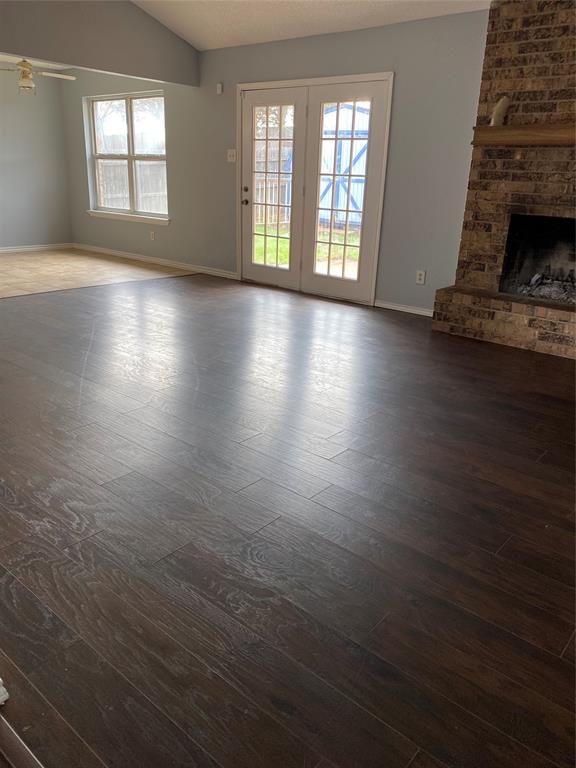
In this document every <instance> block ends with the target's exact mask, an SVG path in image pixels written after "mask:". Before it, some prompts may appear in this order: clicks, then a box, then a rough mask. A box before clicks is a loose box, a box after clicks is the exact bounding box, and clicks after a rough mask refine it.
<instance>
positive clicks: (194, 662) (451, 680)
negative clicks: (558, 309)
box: [0, 276, 574, 768]
mask: <svg viewBox="0 0 576 768" xmlns="http://www.w3.org/2000/svg"><path fill="white" fill-rule="evenodd" d="M0 392H1V397H0V676H1V677H2V678H4V680H5V682H6V684H7V685H8V687H9V689H10V690H11V692H12V698H11V700H10V701H9V702H8V703H7V705H6V706H5V707H4V708H3V715H4V717H5V718H6V720H7V721H8V722H9V723H10V724H11V726H12V728H13V729H14V730H15V731H16V732H17V733H18V734H19V735H20V737H21V738H22V739H23V740H24V741H25V743H26V744H27V745H28V746H29V748H30V749H31V750H32V751H33V752H34V754H36V756H37V758H38V760H40V762H41V763H42V765H43V766H45V768H169V767H170V766H174V767H178V768H408V766H410V768H518V766H522V768H546V767H548V768H551V767H552V766H567V767H569V766H572V765H573V764H574V753H573V743H574V727H573V714H572V712H573V691H574V522H573V513H574V366H573V363H571V362H570V361H568V360H565V359H559V358H552V357H545V356H543V355H536V354H532V353H528V352H523V351H518V350H514V349H510V348H504V347H498V346H495V345H489V344H480V343H477V342H473V341H469V340H465V339H460V338H456V337H449V336H444V335H441V334H432V333H431V332H430V323H429V321H428V320H426V319H424V318H419V317H414V316H408V315H402V314H399V313H393V312H385V311H379V310H374V309H368V308H363V307H358V306H350V305H346V304H339V303H336V302H330V301H324V300H321V299H316V298H312V297H306V296H302V295H298V294H292V293H288V292H282V291H276V290H273V289H266V288H261V287H255V286H249V285H242V284H237V283H234V282H232V281H225V280H219V279H216V278H211V277H205V276H190V277H181V278H178V279H173V280H147V281H144V282H131V283H124V284H121V285H108V286H100V287H92V288H84V289H82V290H68V291H63V292H60V293H45V294H41V295H34V296H24V297H18V298H9V299H5V300H2V301H0ZM0 746H1V745H0ZM0 751H1V749H0ZM0 762H1V761H0Z"/></svg>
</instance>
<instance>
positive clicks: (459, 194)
mask: <svg viewBox="0 0 576 768" xmlns="http://www.w3.org/2000/svg"><path fill="white" fill-rule="evenodd" d="M487 19H488V14H487V12H475V13H466V14H460V15H454V16H444V17H441V18H436V19H427V20H423V21H417V22H410V23H406V24H397V25H392V26H388V27H382V28H378V29H369V30H361V31H357V32H348V33H341V34H334V35H322V36H319V37H313V38H302V39H297V40H288V41H283V42H278V43H267V44H263V45H255V46H246V47H240V48H229V49H222V50H218V51H208V52H205V53H203V54H202V55H201V84H200V87H199V88H190V87H186V86H179V85H164V86H163V89H164V91H165V95H166V129H167V152H168V205H169V210H170V216H171V219H172V222H171V224H170V225H169V226H168V227H158V228H157V229H156V240H155V241H154V242H152V241H151V240H150V237H149V231H150V226H149V225H145V224H142V223H130V222H118V221H110V220H105V219H94V218H91V217H89V216H88V215H87V214H86V209H87V208H88V207H89V199H88V184H87V174H86V159H85V148H84V134H83V122H82V96H86V95H101V94H105V93H121V92H130V91H136V90H146V89H149V88H151V87H156V86H154V85H151V84H150V83H149V82H146V81H142V80H134V79H130V78H118V77H114V76H111V75H105V74H99V73H93V72H77V74H78V76H79V79H78V80H77V81H76V82H74V83H63V84H62V86H61V91H62V98H63V104H64V107H65V111H64V116H65V128H66V145H67V150H68V168H69V191H70V195H69V200H70V203H69V209H70V217H71V227H72V236H73V239H74V241H75V242H79V243H85V244H90V245H94V246H100V247H105V248H110V249H113V250H120V251H127V252H132V253H141V254H145V255H149V256H155V257H160V258H165V259H169V260H173V261H179V262H185V263H189V264H196V265H203V266H207V267H212V268H217V269H222V270H229V271H234V270H235V268H236V263H235V195H236V182H235V166H234V165H233V164H230V163H227V162H226V150H227V148H230V147H234V146H235V85H236V83H237V82H254V81H266V80H283V79H292V78H304V77H315V76H329V75H339V74H342V75H345V74H357V73H365V72H378V71H389V70H392V71H394V73H395V82H394V97H393V104H392V121H391V133H390V144H389V154H388V171H387V181H386V194H385V201H384V216H383V223H382V238H381V253H380V261H379V269H378V283H377V291H376V295H377V298H378V300H380V301H384V302H390V303H395V304H401V305H407V306H414V307H422V308H432V306H433V300H434V292H435V290H436V289H437V288H439V287H442V286H445V285H449V284H450V283H452V282H453V280H454V274H455V268H456V262H457V254H458V245H459V239H460V232H461V227H462V216H463V210H464V201H465V194H466V185H467V179H468V170H469V163H470V155H471V147H470V140H471V138H472V126H473V124H474V121H475V115H476V105H477V101H478V93H479V85H480V75H481V67H482V58H483V52H484V42H485V34H486V25H487ZM220 81H222V82H224V94H223V95H221V96H218V95H216V83H217V82H220ZM417 269H425V270H427V273H428V278H427V284H426V285H425V286H418V285H416V283H415V272H416V270H417Z"/></svg>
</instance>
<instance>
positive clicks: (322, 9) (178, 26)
mask: <svg viewBox="0 0 576 768" xmlns="http://www.w3.org/2000/svg"><path fill="white" fill-rule="evenodd" d="M135 2H136V4H137V5H139V6H140V8H142V9H143V10H145V11H146V12H147V13H149V14H150V15H151V16H154V17H155V18H156V19H157V20H158V21H160V22H161V23H162V24H164V25H165V26H166V27H168V28H169V29H171V30H172V31H173V32H175V33H176V34H177V35H179V36H180V37H182V38H183V39H184V40H186V41H187V42H189V43H191V44H192V45H193V46H194V47H195V48H197V49H198V50H207V49H211V48H228V47H231V46H235V45H250V44H252V43H264V42H269V41H272V40H286V39H288V38H294V37H307V36H310V35H322V34H326V33H328V32H344V31H347V30H353V29H365V28H368V27H379V26H383V25H386V24H397V23H398V22H402V21H414V20H417V19H427V18H431V17H434V16H446V15H449V14H452V13H465V12H468V11H478V10H483V9H486V8H488V7H489V5H490V3H489V0H135Z"/></svg>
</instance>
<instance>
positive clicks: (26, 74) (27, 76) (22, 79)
mask: <svg viewBox="0 0 576 768" xmlns="http://www.w3.org/2000/svg"><path fill="white" fill-rule="evenodd" d="M0 63H1V62H0ZM0 72H19V73H20V75H19V78H18V90H19V91H20V93H35V92H36V83H35V82H34V77H35V76H36V75H41V76H42V77H56V78H58V79H60V80H76V78H75V77H74V75H63V74H61V73H60V72H45V71H44V70H40V69H35V68H34V67H33V66H32V64H31V63H30V62H29V61H28V60H27V59H22V61H19V62H18V63H17V64H15V65H14V66H13V67H0Z"/></svg>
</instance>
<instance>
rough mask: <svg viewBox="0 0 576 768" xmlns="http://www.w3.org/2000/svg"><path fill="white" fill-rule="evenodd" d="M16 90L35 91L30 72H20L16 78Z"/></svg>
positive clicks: (20, 91) (21, 91)
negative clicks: (17, 78)
mask: <svg viewBox="0 0 576 768" xmlns="http://www.w3.org/2000/svg"><path fill="white" fill-rule="evenodd" d="M18 92H19V93H34V94H35V93H36V83H35V82H34V80H33V78H32V75H31V74H28V73H27V72H21V73H20V79H19V80H18Z"/></svg>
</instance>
